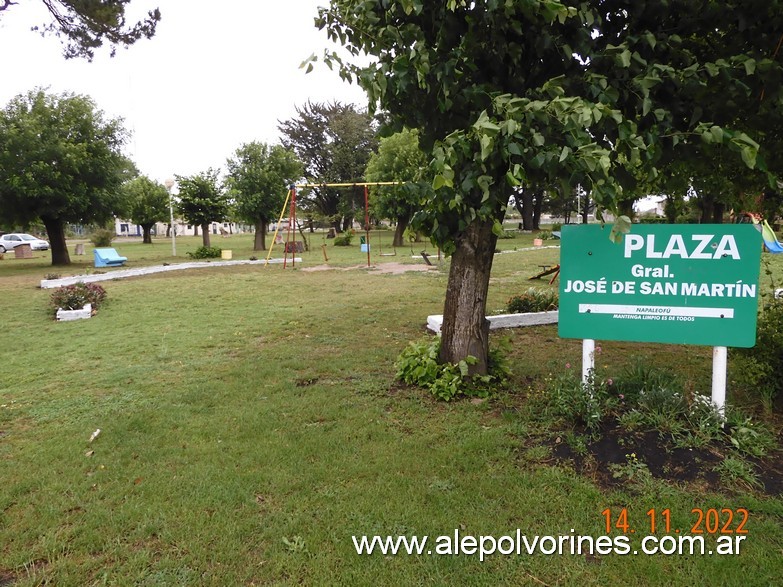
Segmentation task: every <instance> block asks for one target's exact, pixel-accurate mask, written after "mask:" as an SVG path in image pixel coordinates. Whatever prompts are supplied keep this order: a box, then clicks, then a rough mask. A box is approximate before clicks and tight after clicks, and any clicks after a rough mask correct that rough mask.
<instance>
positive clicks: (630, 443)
mask: <svg viewBox="0 0 783 587" xmlns="http://www.w3.org/2000/svg"><path fill="white" fill-rule="evenodd" d="M549 444H550V447H551V448H552V454H553V456H554V457H555V460H556V461H558V462H560V463H570V464H572V465H573V467H574V469H575V470H576V471H577V472H579V473H580V474H582V475H584V476H586V477H590V478H591V479H593V480H594V481H595V482H596V483H597V484H598V485H599V486H600V487H602V488H604V489H613V488H616V487H619V486H621V485H624V484H625V483H626V482H627V479H626V478H624V477H623V476H620V477H616V476H615V475H613V469H616V467H613V465H627V464H628V462H629V459H633V460H638V462H640V463H644V464H645V465H647V468H648V469H649V471H650V474H651V475H652V476H653V477H654V478H656V479H662V480H666V481H672V482H675V483H678V484H688V485H695V486H697V487H702V488H704V489H707V490H711V491H716V492H720V491H725V490H726V489H731V488H728V487H726V486H725V484H724V483H723V482H722V481H721V478H720V475H719V474H718V473H717V472H715V467H716V466H717V465H719V464H720V463H721V461H722V460H723V456H722V455H721V453H720V452H719V450H718V448H717V447H711V446H706V447H699V448H680V447H676V446H674V445H673V444H672V443H671V441H670V440H669V439H668V438H666V437H662V436H661V435H660V434H658V433H657V432H656V431H647V432H639V433H636V434H631V433H629V432H628V431H627V430H625V429H623V428H621V427H620V426H618V425H617V423H612V424H609V425H607V426H606V427H605V428H604V429H603V430H602V431H601V436H600V437H599V438H598V439H596V440H588V441H587V442H586V443H585V448H586V450H579V451H577V450H575V449H574V447H572V446H570V445H569V444H568V443H567V442H565V440H564V437H563V436H558V437H556V438H554V439H553V440H551V441H550V442H549ZM630 455H634V456H630ZM746 460H747V461H748V462H749V463H752V464H753V465H754V469H755V472H756V474H757V475H758V479H759V481H760V482H761V486H760V487H758V488H756V489H757V490H758V491H759V492H760V493H763V494H766V495H771V496H780V495H783V454H782V453H781V452H780V451H777V452H774V453H771V454H770V455H768V456H766V457H765V458H763V459H754V458H749V457H746Z"/></svg>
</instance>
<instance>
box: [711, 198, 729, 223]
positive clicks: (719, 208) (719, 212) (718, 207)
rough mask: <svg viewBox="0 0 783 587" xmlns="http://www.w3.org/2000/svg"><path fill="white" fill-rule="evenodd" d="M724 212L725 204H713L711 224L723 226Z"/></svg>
mask: <svg viewBox="0 0 783 587" xmlns="http://www.w3.org/2000/svg"><path fill="white" fill-rule="evenodd" d="M725 211H726V204H724V203H723V202H715V204H714V205H713V207H712V222H713V223H714V224H723V213H724V212H725Z"/></svg>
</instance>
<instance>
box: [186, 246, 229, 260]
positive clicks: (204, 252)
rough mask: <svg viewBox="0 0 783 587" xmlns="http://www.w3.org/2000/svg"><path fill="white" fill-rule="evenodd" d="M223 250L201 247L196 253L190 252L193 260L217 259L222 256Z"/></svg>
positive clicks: (189, 255) (189, 254)
mask: <svg viewBox="0 0 783 587" xmlns="http://www.w3.org/2000/svg"><path fill="white" fill-rule="evenodd" d="M222 253H223V249H221V248H220V247H199V248H197V249H196V250H195V251H188V257H190V258H191V259H216V258H218V257H220V256H221V254H222Z"/></svg>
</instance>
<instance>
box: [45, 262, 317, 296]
mask: <svg viewBox="0 0 783 587" xmlns="http://www.w3.org/2000/svg"><path fill="white" fill-rule="evenodd" d="M282 262H283V259H270V260H269V262H268V264H269V265H272V264H279V263H282ZM294 262H296V263H301V262H302V259H300V258H298V257H297V258H295V259H294ZM266 264H267V261H266V260H258V261H201V262H197V263H196V262H194V263H177V264H174V265H152V266H150V267H139V268H138V269H120V270H119V271H110V272H108V273H98V274H94V275H74V276H72V277H61V278H60V279H42V280H41V289H51V288H54V287H61V286H63V285H73V284H74V283H79V282H81V283H95V282H96V281H109V280H110V279H125V278H126V277H138V276H140V275H151V274H153V273H162V272H165V271H179V270H181V269H203V268H205V267H228V266H231V265H266Z"/></svg>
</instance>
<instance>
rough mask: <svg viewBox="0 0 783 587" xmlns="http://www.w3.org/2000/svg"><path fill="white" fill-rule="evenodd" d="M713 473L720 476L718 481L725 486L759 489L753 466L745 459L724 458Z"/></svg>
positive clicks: (759, 482) (759, 484)
mask: <svg viewBox="0 0 783 587" xmlns="http://www.w3.org/2000/svg"><path fill="white" fill-rule="evenodd" d="M714 471H715V472H716V473H717V474H718V475H719V476H720V480H721V481H722V482H723V483H724V484H726V485H738V486H741V487H744V488H748V489H758V488H760V487H761V481H759V477H758V474H757V473H756V472H755V471H754V470H753V465H751V464H750V463H748V462H747V461H746V460H745V459H741V458H737V457H732V456H729V457H726V458H725V459H723V460H722V461H721V462H720V463H719V464H718V466H716V467H715V469H714Z"/></svg>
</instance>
